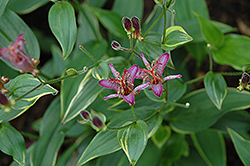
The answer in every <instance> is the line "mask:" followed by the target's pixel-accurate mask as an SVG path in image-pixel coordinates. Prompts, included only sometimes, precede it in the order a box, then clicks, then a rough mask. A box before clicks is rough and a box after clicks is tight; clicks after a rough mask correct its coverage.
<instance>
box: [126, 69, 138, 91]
mask: <svg viewBox="0 0 250 166" xmlns="http://www.w3.org/2000/svg"><path fill="white" fill-rule="evenodd" d="M138 71H139V67H138V66H137V65H133V66H131V67H130V68H129V69H128V71H127V73H126V78H127V81H128V82H129V83H131V84H133V83H134V79H135V76H136V75H137V73H138ZM133 87H134V86H132V88H133Z"/></svg>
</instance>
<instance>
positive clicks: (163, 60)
mask: <svg viewBox="0 0 250 166" xmlns="http://www.w3.org/2000/svg"><path fill="white" fill-rule="evenodd" d="M141 58H142V60H143V62H144V64H145V66H146V68H147V69H140V71H139V72H138V74H137V76H136V78H138V79H143V80H145V81H146V82H149V83H150V87H151V88H152V90H153V92H154V94H155V95H156V96H157V97H161V95H162V92H163V87H162V84H164V83H165V82H166V81H167V80H170V79H174V78H181V77H182V76H181V75H180V74H178V75H171V76H167V77H164V78H162V75H163V72H164V68H165V67H166V65H167V63H168V60H169V54H168V53H164V54H162V55H161V56H160V58H159V59H158V60H157V61H156V63H154V62H152V64H151V66H150V65H149V63H148V61H147V59H146V58H145V57H144V55H143V54H141Z"/></svg>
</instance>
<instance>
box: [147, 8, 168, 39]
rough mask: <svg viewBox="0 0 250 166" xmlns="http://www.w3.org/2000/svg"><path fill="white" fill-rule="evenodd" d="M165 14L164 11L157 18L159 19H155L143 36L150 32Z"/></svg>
mask: <svg viewBox="0 0 250 166" xmlns="http://www.w3.org/2000/svg"><path fill="white" fill-rule="evenodd" d="M162 16H163V12H162V13H161V15H160V16H159V17H158V18H157V20H155V22H154V23H153V24H152V25H151V26H150V27H149V28H148V30H147V31H146V32H145V33H144V34H143V36H146V35H147V34H148V32H149V31H150V30H151V29H152V28H153V27H154V26H155V24H157V22H159V21H160V19H161V17H162Z"/></svg>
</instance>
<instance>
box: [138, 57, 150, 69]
mask: <svg viewBox="0 0 250 166" xmlns="http://www.w3.org/2000/svg"><path fill="white" fill-rule="evenodd" d="M140 56H141V58H142V60H143V62H144V64H145V66H146V68H147V69H148V70H151V67H150V65H149V63H148V61H147V59H146V58H145V57H144V55H143V54H141V55H140Z"/></svg>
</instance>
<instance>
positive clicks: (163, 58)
mask: <svg viewBox="0 0 250 166" xmlns="http://www.w3.org/2000/svg"><path fill="white" fill-rule="evenodd" d="M168 60H169V54H168V53H164V54H162V55H161V56H160V58H159V59H158V60H157V63H161V65H158V66H156V73H158V74H159V75H161V76H162V74H163V72H164V68H165V67H166V65H167V63H168Z"/></svg>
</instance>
